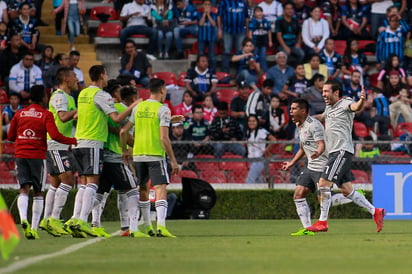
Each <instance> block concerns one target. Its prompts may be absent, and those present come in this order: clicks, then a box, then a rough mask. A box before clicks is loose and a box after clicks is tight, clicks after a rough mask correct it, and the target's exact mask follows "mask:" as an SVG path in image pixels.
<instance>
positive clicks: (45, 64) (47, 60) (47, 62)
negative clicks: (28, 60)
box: [35, 45, 54, 75]
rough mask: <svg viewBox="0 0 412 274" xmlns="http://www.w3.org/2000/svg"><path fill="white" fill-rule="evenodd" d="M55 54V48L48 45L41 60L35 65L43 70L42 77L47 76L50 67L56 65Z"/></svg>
mask: <svg viewBox="0 0 412 274" xmlns="http://www.w3.org/2000/svg"><path fill="white" fill-rule="evenodd" d="M53 53H54V49H53V47H52V46H50V45H47V46H45V47H44V48H43V51H42V53H41V59H40V60H39V61H37V62H35V64H36V65H37V66H38V67H39V68H40V69H41V72H42V75H45V74H46V73H47V71H48V70H49V69H50V67H51V66H53V65H54V58H53Z"/></svg>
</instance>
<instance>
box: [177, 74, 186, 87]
mask: <svg viewBox="0 0 412 274" xmlns="http://www.w3.org/2000/svg"><path fill="white" fill-rule="evenodd" d="M185 77H186V72H182V73H180V74H179V77H178V78H177V85H178V86H179V87H185V86H186V83H185Z"/></svg>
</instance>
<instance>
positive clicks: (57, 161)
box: [46, 150, 73, 175]
mask: <svg viewBox="0 0 412 274" xmlns="http://www.w3.org/2000/svg"><path fill="white" fill-rule="evenodd" d="M46 160H47V172H48V173H49V174H50V175H59V174H62V173H65V172H68V171H73V156H72V153H71V152H69V151H67V150H48V151H47V157H46Z"/></svg>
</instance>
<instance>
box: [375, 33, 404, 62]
mask: <svg viewBox="0 0 412 274" xmlns="http://www.w3.org/2000/svg"><path fill="white" fill-rule="evenodd" d="M406 33H407V32H406V30H405V29H404V28H402V27H401V26H399V27H398V28H397V29H396V30H395V31H392V30H390V29H389V27H387V28H386V29H385V30H384V31H382V32H381V33H380V34H379V38H378V44H377V46H376V62H378V63H380V62H382V61H385V60H386V59H388V57H389V55H391V54H396V55H397V56H398V57H399V60H401V61H402V60H403V59H404V54H403V51H404V46H405V36H406Z"/></svg>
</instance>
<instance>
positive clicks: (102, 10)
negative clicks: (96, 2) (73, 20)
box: [89, 6, 118, 21]
mask: <svg viewBox="0 0 412 274" xmlns="http://www.w3.org/2000/svg"><path fill="white" fill-rule="evenodd" d="M101 15H106V16H104V17H105V18H104V20H117V19H118V17H117V14H116V11H115V9H114V8H112V7H108V6H101V7H94V8H92V9H91V11H90V18H89V19H90V20H100V21H103V20H102V18H101V17H102V16H101Z"/></svg>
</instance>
